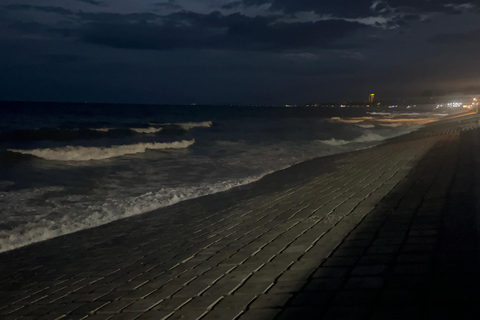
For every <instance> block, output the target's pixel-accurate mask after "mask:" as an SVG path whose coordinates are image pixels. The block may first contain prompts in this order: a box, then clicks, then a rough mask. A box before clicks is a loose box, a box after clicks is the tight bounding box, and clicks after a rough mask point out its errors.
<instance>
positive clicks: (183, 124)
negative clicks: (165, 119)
mask: <svg viewBox="0 0 480 320" xmlns="http://www.w3.org/2000/svg"><path fill="white" fill-rule="evenodd" d="M150 125H152V126H168V125H175V126H179V127H180V128H182V129H183V130H190V129H193V128H210V127H211V126H212V125H213V123H212V121H202V122H177V123H170V122H169V123H150Z"/></svg>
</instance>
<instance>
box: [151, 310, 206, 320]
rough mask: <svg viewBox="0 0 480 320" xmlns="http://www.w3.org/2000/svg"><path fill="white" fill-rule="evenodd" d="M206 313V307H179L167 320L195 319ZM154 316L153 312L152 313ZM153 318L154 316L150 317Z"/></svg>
mask: <svg viewBox="0 0 480 320" xmlns="http://www.w3.org/2000/svg"><path fill="white" fill-rule="evenodd" d="M207 313H208V310H207V309H202V308H200V309H180V310H176V311H174V312H173V313H171V314H170V315H169V316H168V318H167V319H168V320H180V319H181V320H197V319H200V318H202V317H203V316H204V315H206V314H207ZM153 315H154V316H156V315H155V314H153ZM151 319H152V320H154V319H155V318H154V317H153V318H151Z"/></svg>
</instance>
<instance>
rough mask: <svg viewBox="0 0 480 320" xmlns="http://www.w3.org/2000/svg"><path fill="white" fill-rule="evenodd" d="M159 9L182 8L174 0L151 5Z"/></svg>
mask: <svg viewBox="0 0 480 320" xmlns="http://www.w3.org/2000/svg"><path fill="white" fill-rule="evenodd" d="M153 5H154V6H156V7H158V8H160V9H170V10H181V9H183V7H182V6H181V5H179V4H176V3H175V0H168V1H167V2H157V3H154V4H153Z"/></svg>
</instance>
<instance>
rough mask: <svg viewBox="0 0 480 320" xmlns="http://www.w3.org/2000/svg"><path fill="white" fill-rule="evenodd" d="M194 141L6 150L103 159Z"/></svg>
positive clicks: (46, 156) (54, 157) (53, 157)
mask: <svg viewBox="0 0 480 320" xmlns="http://www.w3.org/2000/svg"><path fill="white" fill-rule="evenodd" d="M194 143H195V140H194V139H192V140H182V141H175V142H163V143H160V142H158V143H157V142H149V143H136V144H130V145H116V146H111V147H73V146H66V147H63V148H54V149H51V148H45V149H31V150H20V149H9V150H8V151H12V152H18V153H23V154H31V155H34V156H37V157H40V158H43V159H46V160H57V161H88V160H103V159H108V158H114V157H120V156H123V155H126V154H135V153H143V152H145V151H146V150H147V149H153V150H158V149H183V148H188V147H189V146H191V145H192V144H194Z"/></svg>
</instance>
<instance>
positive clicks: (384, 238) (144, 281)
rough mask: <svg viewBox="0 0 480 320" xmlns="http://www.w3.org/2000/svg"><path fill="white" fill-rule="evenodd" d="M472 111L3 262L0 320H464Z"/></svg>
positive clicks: (474, 160)
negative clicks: (375, 144)
mask: <svg viewBox="0 0 480 320" xmlns="http://www.w3.org/2000/svg"><path fill="white" fill-rule="evenodd" d="M479 126H480V118H479V117H478V115H468V116H464V117H458V118H453V119H449V120H443V121H439V122H435V123H433V124H429V125H427V126H425V127H424V128H423V129H420V130H418V131H416V132H413V133H411V134H408V135H405V136H402V137H398V138H394V139H391V140H389V141H387V142H386V143H385V144H383V145H380V146H377V147H374V148H371V149H365V150H360V151H356V152H350V153H346V154H340V155H334V156H329V157H322V158H317V159H313V160H310V161H307V162H303V163H300V164H298V165H295V166H293V167H290V168H288V169H285V170H282V171H278V172H275V173H273V174H270V175H268V176H266V177H264V178H263V179H262V180H260V181H257V182H255V183H252V184H249V185H246V186H242V187H239V188H236V189H232V190H229V191H226V192H223V193H218V194H214V195H209V196H205V197H202V198H198V199H193V200H188V201H184V202H181V203H178V204H176V205H173V206H170V207H165V208H162V209H159V210H156V211H153V212H149V213H146V214H142V215H139V216H135V217H131V218H127V219H123V220H119V221H115V222H112V223H110V224H107V225H103V226H100V227H97V228H93V229H88V230H83V231H80V232H77V233H73V234H69V235H66V236H61V237H58V238H54V239H51V240H48V241H44V242H41V243H36V244H33V245H30V246H26V247H23V248H20V249H16V250H13V251H9V252H5V253H1V254H0V318H1V319H4V320H13V319H42V320H43V319H51V320H54V319H91V320H99V319H112V320H120V319H123V320H133V319H138V320H146V319H172V320H173V319H202V320H203V319H205V320H210V319H226V320H228V319H242V320H244V319H264V320H269V319H294V318H295V319H429V318H431V319H473V317H474V316H479V315H480V308H478V307H477V305H476V304H477V301H478V298H479V297H480V294H479V293H478V292H477V291H478V284H479V281H478V275H477V273H478V261H477V260H478V252H479V251H478V239H477V229H476V227H477V213H476V212H477V210H476V206H477V199H478V198H479V197H478V196H476V193H477V194H478V192H479V191H478V190H477V188H478V186H479V185H480V180H478V169H477V168H478V166H479V165H480V164H479V163H478V161H480V154H479V151H477V150H480V131H479V129H478V128H479Z"/></svg>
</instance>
